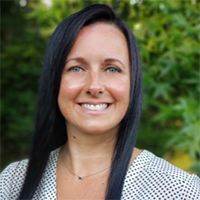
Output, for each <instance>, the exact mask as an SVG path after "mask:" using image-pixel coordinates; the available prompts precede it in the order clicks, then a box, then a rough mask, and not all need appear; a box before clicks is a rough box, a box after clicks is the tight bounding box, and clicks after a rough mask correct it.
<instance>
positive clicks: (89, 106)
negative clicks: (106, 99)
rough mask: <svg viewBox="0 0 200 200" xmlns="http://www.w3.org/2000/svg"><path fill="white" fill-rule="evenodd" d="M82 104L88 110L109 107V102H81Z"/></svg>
mask: <svg viewBox="0 0 200 200" xmlns="http://www.w3.org/2000/svg"><path fill="white" fill-rule="evenodd" d="M81 106H82V107H83V108H85V109H88V110H104V109H106V108H107V107H108V104H97V105H92V104H81Z"/></svg>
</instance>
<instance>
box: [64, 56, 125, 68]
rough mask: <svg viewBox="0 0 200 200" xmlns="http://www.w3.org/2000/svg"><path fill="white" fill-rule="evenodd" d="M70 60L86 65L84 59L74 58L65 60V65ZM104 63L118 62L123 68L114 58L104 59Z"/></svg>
mask: <svg viewBox="0 0 200 200" xmlns="http://www.w3.org/2000/svg"><path fill="white" fill-rule="evenodd" d="M72 60H75V61H79V62H83V63H86V61H85V59H84V58H83V57H76V58H70V59H68V60H66V62H65V64H67V63H68V62H70V61H72ZM104 62H118V63H120V64H121V65H122V66H123V67H124V68H125V66H124V64H123V63H122V62H121V61H120V60H118V59H116V58H106V59H105V60H104Z"/></svg>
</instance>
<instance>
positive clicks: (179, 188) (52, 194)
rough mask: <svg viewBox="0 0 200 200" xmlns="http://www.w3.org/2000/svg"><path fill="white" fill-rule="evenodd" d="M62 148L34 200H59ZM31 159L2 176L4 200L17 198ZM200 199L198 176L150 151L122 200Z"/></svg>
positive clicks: (135, 166) (132, 172) (133, 171)
mask: <svg viewBox="0 0 200 200" xmlns="http://www.w3.org/2000/svg"><path fill="white" fill-rule="evenodd" d="M59 151H60V148H58V149H56V150H54V151H53V152H51V154H50V157H49V161H48V164H47V167H46V169H45V172H44V174H43V177H42V179H41V181H40V184H39V186H38V188H37V190H36V192H35V194H34V197H33V199H34V200H36V199H37V200H56V163H57V159H58V155H59ZM27 162H28V160H22V161H19V162H15V163H12V164H10V165H9V166H8V167H6V168H5V169H4V170H3V172H2V173H1V175H0V199H1V200H15V199H17V197H18V195H19V192H20V189H21V187H22V184H23V181H24V177H25V172H26V168H27ZM128 199H130V200H146V199H156V200H158V199H161V200H164V199H166V200H172V199H174V200H180V199H182V200H192V199H193V200H200V179H199V178H198V176H197V175H191V174H188V173H187V172H185V171H183V170H181V169H179V168H177V167H175V166H173V165H171V164H170V163H168V162H167V161H165V160H163V159H162V158H159V157H157V156H155V155H154V154H152V153H151V152H149V151H147V150H143V151H142V153H141V154H140V155H139V156H138V157H137V158H136V159H135V160H134V161H133V163H132V165H131V166H130V167H129V169H128V171H127V174H126V178H125V181H124V186H123V192H122V197H121V200H128Z"/></svg>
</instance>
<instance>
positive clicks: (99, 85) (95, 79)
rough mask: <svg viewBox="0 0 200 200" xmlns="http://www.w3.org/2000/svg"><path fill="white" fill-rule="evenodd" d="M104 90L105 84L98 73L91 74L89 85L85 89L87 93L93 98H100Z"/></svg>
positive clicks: (88, 79)
mask: <svg viewBox="0 0 200 200" xmlns="http://www.w3.org/2000/svg"><path fill="white" fill-rule="evenodd" d="M104 90H105V87H104V83H103V81H102V80H101V77H100V75H99V74H98V72H95V73H91V74H90V75H89V77H88V78H87V84H86V88H85V91H86V93H87V94H89V95H92V96H98V95H100V94H102V93H103V92H104Z"/></svg>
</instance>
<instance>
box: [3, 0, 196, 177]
mask: <svg viewBox="0 0 200 200" xmlns="http://www.w3.org/2000/svg"><path fill="white" fill-rule="evenodd" d="M194 2H195V1H190V0H185V1H171V0H165V1H164V0H160V1H156V0H152V1H147V0H143V1H139V0H138V1H137V0H135V1H133V0H131V1H129V0H124V1H116V0H106V1H105V0H95V1H81V0H71V1H64V0H63V1H57V0H54V1H53V4H52V5H51V6H47V5H45V4H44V3H43V1H33V2H28V5H27V6H26V7H24V8H20V7H19V5H18V4H17V2H16V3H15V5H14V3H12V2H4V3H3V5H2V7H3V6H8V7H9V9H10V10H9V9H8V10H9V13H3V14H2V27H3V29H2V32H3V34H2V36H3V37H2V55H1V59H2V74H3V76H2V82H1V83H2V103H1V107H2V141H3V143H2V154H3V155H4V156H5V155H6V157H7V155H9V158H7V159H5V161H4V162H5V163H4V164H3V166H5V164H7V163H8V162H10V161H11V160H12V161H13V160H14V159H19V158H20V156H22V155H24V154H25V152H26V149H27V146H28V145H27V144H28V142H27V141H28V140H29V138H30V134H31V132H32V129H33V114H34V110H35V102H36V91H37V84H38V79H39V71H40V68H41V65H42V57H43V55H44V48H45V46H46V43H47V40H48V38H49V37H50V35H51V34H52V32H53V30H54V29H55V28H56V26H57V25H58V23H59V22H61V21H62V20H63V19H64V18H66V17H67V16H69V15H71V14H72V13H74V12H76V11H78V10H80V9H82V8H84V7H85V6H88V5H91V4H94V3H104V4H107V5H110V6H112V7H113V8H114V9H115V10H116V12H117V14H118V15H119V16H120V17H122V18H123V19H124V20H125V21H126V22H127V23H128V24H129V26H130V27H131V28H132V30H133V33H134V35H135V37H136V39H137V41H138V46H139V49H140V54H141V60H142V67H143V80H144V106H143V115H142V119H141V124H140V130H139V135H138V142H137V146H138V147H140V148H145V149H149V150H151V151H152V152H154V153H155V154H157V155H159V156H164V155H165V153H166V151H167V152H170V151H172V152H173V151H178V150H184V151H186V152H188V153H189V155H190V157H191V159H192V161H193V162H194V166H193V170H195V171H196V172H197V171H198V168H199V165H200V163H199V159H200V150H199V146H200V136H199V130H200V123H199V92H200V86H199V71H198V70H199V69H198V67H197V66H199V60H198V59H199V37H200V36H199V28H200V25H199V18H198V14H199V3H197V2H196V4H194ZM13 9H14V10H15V11H14V12H13ZM2 10H3V9H2ZM13 19H14V20H13ZM8 24H9V26H8ZM15 149H19V151H15ZM20 152H21V153H20ZM21 154H22V155H21ZM198 174H199V175H200V172H198Z"/></svg>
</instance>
